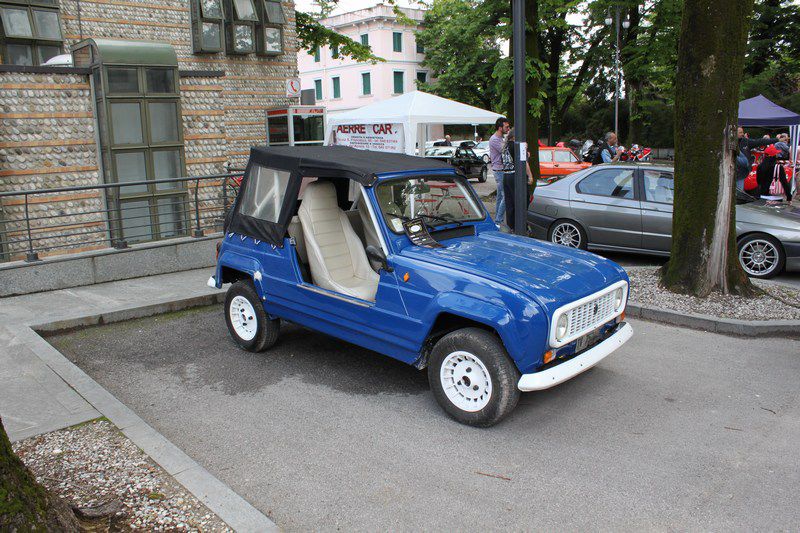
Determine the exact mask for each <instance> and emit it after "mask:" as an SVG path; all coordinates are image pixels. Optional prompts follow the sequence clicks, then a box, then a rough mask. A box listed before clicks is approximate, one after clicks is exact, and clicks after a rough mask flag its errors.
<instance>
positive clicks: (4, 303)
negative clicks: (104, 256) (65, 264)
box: [0, 268, 222, 441]
mask: <svg viewBox="0 0 800 533" xmlns="http://www.w3.org/2000/svg"><path fill="white" fill-rule="evenodd" d="M212 273H213V270H212V269H210V268H205V269H199V270H192V271H187V272H178V273H173V274H164V275H160V276H152V277H147V278H136V279H129V280H124V281H115V282H110V283H102V284H99V285H91V286H87V287H77V288H73V289H62V290H58V291H52V292H42V293H35V294H28V295H24V296H13V297H8V298H0V324H3V326H0V415H2V416H3V424H4V425H5V427H6V430H7V431H8V434H9V438H11V440H12V441H14V440H20V439H24V438H27V437H30V436H33V435H38V434H41V433H46V432H48V431H53V430H56V429H60V428H63V427H67V426H71V425H74V424H77V423H80V422H83V421H86V420H91V419H93V418H97V417H98V416H100V413H98V411H97V410H96V409H94V408H93V407H92V406H91V405H90V404H89V403H88V402H87V401H86V400H85V399H83V398H82V397H81V396H80V395H79V394H77V393H76V392H75V390H74V389H73V388H72V387H70V386H69V385H68V384H67V383H66V382H65V381H64V380H63V379H62V378H61V377H60V376H59V375H58V373H56V372H55V371H54V370H53V369H52V368H51V367H49V366H48V365H47V363H45V362H44V361H43V360H42V359H41V358H40V357H39V356H38V354H37V352H36V350H35V345H34V346H32V345H31V341H34V337H38V335H31V331H30V330H31V328H32V329H34V330H39V331H41V330H50V329H62V328H64V327H77V326H81V325H89V324H92V323H99V322H101V321H102V322H107V321H116V320H125V319H127V318H132V317H134V316H144V315H148V314H154V313H155V312H163V311H164V306H170V307H176V308H178V307H185V306H186V305H182V306H181V305H178V306H176V304H175V302H183V303H184V304H185V303H186V300H191V299H193V298H200V299H202V298H204V297H205V298H208V297H209V296H212V295H219V294H222V292H221V291H218V290H215V289H210V288H209V287H207V286H206V284H205V282H206V280H207V279H208V277H209V276H210V275H211V274H212Z"/></svg>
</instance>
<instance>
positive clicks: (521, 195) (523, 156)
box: [508, 0, 528, 235]
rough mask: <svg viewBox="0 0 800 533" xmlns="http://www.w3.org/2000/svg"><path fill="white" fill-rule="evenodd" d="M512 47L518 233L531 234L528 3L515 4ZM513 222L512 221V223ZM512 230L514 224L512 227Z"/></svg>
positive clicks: (515, 223)
mask: <svg viewBox="0 0 800 533" xmlns="http://www.w3.org/2000/svg"><path fill="white" fill-rule="evenodd" d="M511 16H512V20H513V31H514V33H513V38H512V46H513V50H514V135H515V137H516V139H515V144H516V146H518V147H519V152H518V153H516V154H514V156H515V157H514V159H515V160H516V165H514V220H513V228H514V233H516V234H517V235H526V234H527V223H526V218H527V213H528V179H527V173H526V172H525V161H526V160H527V158H528V152H527V146H526V143H525V129H526V127H525V126H526V124H525V108H526V103H527V102H526V101H525V0H512V4H511ZM508 222H512V221H510V220H509V221H508ZM509 226H511V224H509Z"/></svg>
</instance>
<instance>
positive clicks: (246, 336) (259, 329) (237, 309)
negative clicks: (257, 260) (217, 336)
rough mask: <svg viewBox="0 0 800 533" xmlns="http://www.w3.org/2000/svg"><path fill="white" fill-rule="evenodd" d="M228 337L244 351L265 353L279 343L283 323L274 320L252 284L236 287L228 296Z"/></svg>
mask: <svg viewBox="0 0 800 533" xmlns="http://www.w3.org/2000/svg"><path fill="white" fill-rule="evenodd" d="M225 322H226V323H227V325H228V333H229V334H230V336H231V338H232V339H233V341H234V342H235V343H236V344H237V345H239V347H240V348H243V349H245V350H247V351H248V352H263V351H264V350H266V349H267V348H269V347H271V346H272V345H273V344H275V342H277V340H278V333H279V332H280V321H279V320H271V319H270V318H269V317H268V316H267V313H266V311H264V306H263V305H261V300H260V299H259V297H258V293H257V292H256V288H255V287H254V286H253V282H252V281H251V280H249V279H248V280H241V281H237V282H236V283H234V284H233V285H232V286H231V288H230V289H228V294H227V295H226V296H225Z"/></svg>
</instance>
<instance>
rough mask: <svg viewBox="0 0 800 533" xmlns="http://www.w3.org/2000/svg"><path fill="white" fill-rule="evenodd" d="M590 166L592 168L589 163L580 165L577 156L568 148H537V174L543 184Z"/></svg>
mask: <svg viewBox="0 0 800 533" xmlns="http://www.w3.org/2000/svg"><path fill="white" fill-rule="evenodd" d="M590 166H592V164H591V163H581V160H580V159H578V156H576V155H575V153H574V152H573V151H572V150H570V149H569V148H566V147H558V146H540V147H539V173H540V174H541V179H542V181H543V182H546V183H552V182H553V181H555V180H557V179H558V178H559V177H560V176H566V175H567V174H572V173H573V172H577V171H578V170H581V169H584V168H586V167H590Z"/></svg>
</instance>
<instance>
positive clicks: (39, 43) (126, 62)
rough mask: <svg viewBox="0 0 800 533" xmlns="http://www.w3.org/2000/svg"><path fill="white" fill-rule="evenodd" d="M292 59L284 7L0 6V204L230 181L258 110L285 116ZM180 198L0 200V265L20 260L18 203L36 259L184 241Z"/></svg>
mask: <svg viewBox="0 0 800 533" xmlns="http://www.w3.org/2000/svg"><path fill="white" fill-rule="evenodd" d="M296 52H297V41H296V35H295V14H294V4H293V3H292V2H289V1H287V2H283V3H281V2H280V1H279V0H0V193H2V192H8V191H20V190H26V189H41V188H62V187H71V186H82V185H96V184H102V183H124V182H126V181H127V182H135V181H148V180H150V181H151V180H154V179H166V178H175V177H181V176H203V175H213V174H221V173H224V172H226V170H227V169H228V168H236V167H242V166H243V165H244V164H245V162H246V160H247V155H248V153H249V149H250V147H251V146H252V145H256V144H263V143H264V140H265V110H266V109H268V108H271V107H276V106H282V105H287V104H290V103H297V102H296V99H289V98H286V96H285V95H286V84H285V80H286V79H287V78H291V77H295V76H297V59H296V58H297V55H296ZM65 53H72V59H73V61H72V62H69V61H61V59H62V58H61V57H56V58H55V60H56V61H57V62H58V63H60V65H59V66H51V65H45V64H44V63H45V62H47V60H48V59H51V58H53V57H54V56H58V55H59V54H65ZM51 63H52V62H51ZM70 63H71V64H70ZM191 187H192V185H191V184H188V185H187V184H185V183H177V184H166V185H165V184H159V185H158V186H157V187H156V186H155V185H153V184H150V185H138V186H133V187H121V188H119V190H118V191H117V189H115V188H111V189H106V190H97V189H94V190H84V191H77V192H76V191H72V192H63V193H53V194H50V195H36V196H31V197H29V198H28V199H27V202H26V200H25V198H24V197H21V196H6V197H1V198H0V200H2V203H0V206H1V208H0V259H6V260H8V259H12V260H13V259H18V258H20V257H24V252H25V251H26V247H27V244H26V243H24V242H22V241H23V240H24V239H23V237H24V236H25V235H26V234H27V231H26V227H25V224H24V223H23V222H22V219H23V218H24V212H25V207H26V205H25V204H26V203H27V208H28V211H29V216H30V218H31V226H32V227H31V231H32V233H33V234H34V235H35V236H36V239H37V242H36V247H37V248H38V249H39V251H40V252H41V253H40V254H39V255H40V256H43V255H48V254H51V253H59V252H63V251H64V250H69V251H79V250H88V249H95V248H102V247H107V246H109V244H110V243H112V242H114V241H115V239H116V240H119V241H125V242H127V243H133V242H142V241H148V240H155V239H162V238H168V237H173V236H178V235H187V234H189V232H190V231H191V230H192V225H191V216H190V215H191V212H192V211H193V207H194V206H193V204H192V202H193V196H194V191H193V190H192V189H191ZM200 187H201V188H200V191H199V193H200V194H199V199H200V202H201V203H204V208H205V209H216V208H215V207H213V204H214V202H213V201H212V200H214V199H215V197H216V196H217V195H219V192H220V184H219V182H214V181H213V180H204V181H203V182H202V183H201V184H200ZM48 215H58V216H57V217H56V218H47V216H48ZM59 217H60V218H59ZM54 221H57V222H54ZM142 221H143V223H141V222H142Z"/></svg>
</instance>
